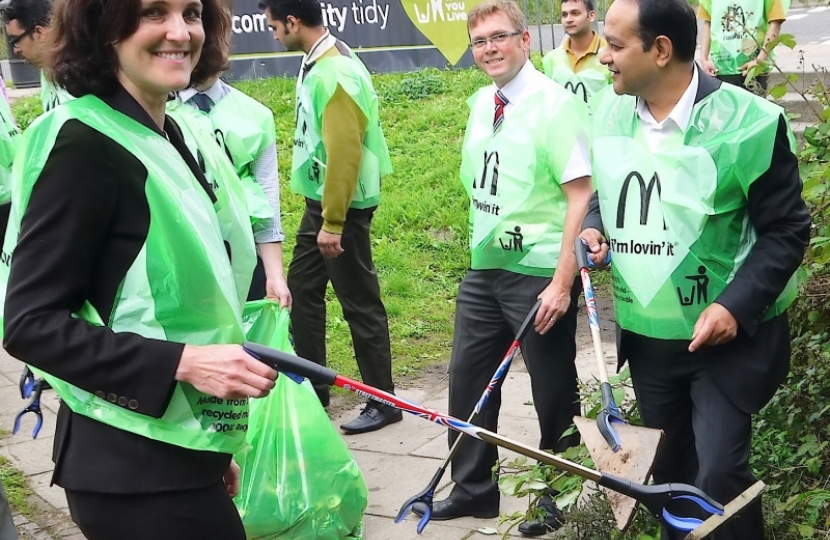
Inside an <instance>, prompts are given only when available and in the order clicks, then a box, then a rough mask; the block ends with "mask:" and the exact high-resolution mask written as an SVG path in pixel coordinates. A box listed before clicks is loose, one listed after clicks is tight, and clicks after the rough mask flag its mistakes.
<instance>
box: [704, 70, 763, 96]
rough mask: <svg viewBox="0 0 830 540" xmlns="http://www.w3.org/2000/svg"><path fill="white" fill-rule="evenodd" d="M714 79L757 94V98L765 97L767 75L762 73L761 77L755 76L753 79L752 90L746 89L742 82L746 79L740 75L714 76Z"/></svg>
mask: <svg viewBox="0 0 830 540" xmlns="http://www.w3.org/2000/svg"><path fill="white" fill-rule="evenodd" d="M716 77H717V78H718V79H720V80H722V81H723V82H726V83H729V84H734V85H735V86H740V87H741V88H744V89H746V90H749V91H750V92H752V93H754V94H758V95H759V96H763V97H766V95H767V84H769V73H762V74H761V75H758V76H756V77H755V78H754V79H753V81H752V82H753V83H755V84H754V85H753V86H754V87H753V88H747V86H746V84H745V83H744V81H745V80H746V77H744V76H743V75H741V74H740V73H739V74H737V75H716Z"/></svg>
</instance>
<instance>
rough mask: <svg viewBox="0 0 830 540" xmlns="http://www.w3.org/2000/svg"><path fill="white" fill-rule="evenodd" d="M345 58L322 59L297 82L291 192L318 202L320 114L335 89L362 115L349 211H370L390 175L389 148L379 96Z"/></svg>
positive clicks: (322, 171) (359, 65) (322, 170)
mask: <svg viewBox="0 0 830 540" xmlns="http://www.w3.org/2000/svg"><path fill="white" fill-rule="evenodd" d="M349 53H350V56H327V57H323V58H321V59H320V60H318V61H317V63H316V64H315V65H314V67H313V68H312V69H311V71H309V72H308V74H307V75H306V76H305V78H303V79H302V81H300V80H298V81H297V109H296V116H297V127H296V130H295V132H294V156H293V164H292V168H291V188H292V189H293V190H294V191H296V192H297V193H299V194H301V195H303V196H305V197H308V198H309V199H312V200H315V201H321V200H322V199H323V188H324V184H325V179H326V148H325V146H324V145H323V139H322V135H323V111H324V110H325V108H326V105H327V104H328V102H329V100H330V99H331V97H332V96H333V95H334V92H335V91H336V90H337V86H338V85H340V86H341V87H342V88H343V90H344V91H345V92H346V93H347V94H348V95H349V96H350V97H351V98H352V99H353V100H354V101H355V103H357V106H358V107H360V110H361V111H362V112H363V114H364V115H366V131H365V133H364V135H363V160H362V161H361V162H360V173H359V176H358V181H357V187H356V188H355V193H354V195H353V196H352V202H351V204H350V205H349V207H350V208H371V207H373V206H377V205H378V203H379V202H380V178H381V176H384V175H387V174H389V173H391V172H392V162H391V161H390V159H389V149H388V148H387V146H386V139H385V138H384V137H383V130H382V129H381V127H380V113H379V111H378V96H377V94H376V93H375V89H374V88H373V87H372V78H371V76H370V75H369V72H368V71H367V70H366V68H365V67H364V65H363V62H361V61H360V59H359V58H358V57H357V56H356V55H355V54H354V53H353V52H352V51H349Z"/></svg>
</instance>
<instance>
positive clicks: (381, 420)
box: [340, 401, 403, 435]
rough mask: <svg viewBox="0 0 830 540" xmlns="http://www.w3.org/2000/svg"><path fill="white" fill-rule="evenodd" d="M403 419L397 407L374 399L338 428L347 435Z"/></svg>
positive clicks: (373, 429)
mask: <svg viewBox="0 0 830 540" xmlns="http://www.w3.org/2000/svg"><path fill="white" fill-rule="evenodd" d="M401 420H403V414H401V411H399V410H398V409H395V408H393V407H387V406H386V405H382V404H380V403H376V402H374V401H369V402H368V403H367V404H366V407H364V408H363V411H361V413H360V415H359V416H358V417H357V418H355V419H354V420H352V421H351V422H348V423H346V424H343V425H341V426H340V429H342V430H343V431H345V432H346V433H348V434H349V435H356V434H358V433H368V432H370V431H377V430H379V429H380V428H382V427H384V426H387V425H389V424H394V423H395V422H400V421H401Z"/></svg>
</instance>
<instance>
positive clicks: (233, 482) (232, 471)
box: [222, 458, 242, 499]
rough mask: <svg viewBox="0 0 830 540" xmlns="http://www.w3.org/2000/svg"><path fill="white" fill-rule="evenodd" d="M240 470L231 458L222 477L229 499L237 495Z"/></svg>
mask: <svg viewBox="0 0 830 540" xmlns="http://www.w3.org/2000/svg"><path fill="white" fill-rule="evenodd" d="M241 472H242V470H241V469H240V468H239V465H237V464H236V460H234V459H233V458H231V464H230V466H229V467H228V470H227V471H226V472H225V476H224V477H223V478H222V479H223V480H224V481H225V489H227V490H228V495H230V496H231V499H233V498H234V497H236V496H237V495H239V475H240V473H241Z"/></svg>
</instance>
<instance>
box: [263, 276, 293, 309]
mask: <svg viewBox="0 0 830 540" xmlns="http://www.w3.org/2000/svg"><path fill="white" fill-rule="evenodd" d="M265 297H266V298H269V299H271V300H278V301H279V303H280V309H284V308H288V309H289V311H290V310H291V301H292V299H291V291H290V290H288V283H287V282H286V281H285V277H283V276H278V277H276V278H274V279H271V278H269V277H268V276H265Z"/></svg>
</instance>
